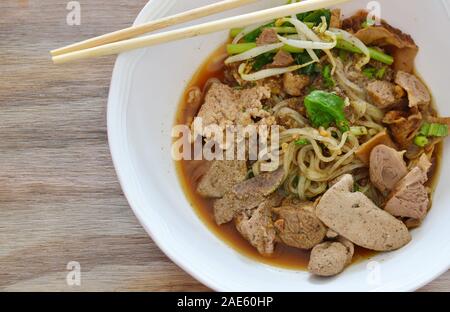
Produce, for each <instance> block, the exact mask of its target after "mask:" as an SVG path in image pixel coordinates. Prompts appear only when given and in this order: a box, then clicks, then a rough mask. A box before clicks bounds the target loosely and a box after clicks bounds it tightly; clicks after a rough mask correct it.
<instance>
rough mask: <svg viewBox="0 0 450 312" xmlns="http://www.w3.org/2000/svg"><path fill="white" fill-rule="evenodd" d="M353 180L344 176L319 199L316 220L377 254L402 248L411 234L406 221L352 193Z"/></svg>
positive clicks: (365, 197) (361, 194)
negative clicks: (377, 252) (404, 222)
mask: <svg viewBox="0 0 450 312" xmlns="http://www.w3.org/2000/svg"><path fill="white" fill-rule="evenodd" d="M353 183H354V181H353V177H352V176H351V175H349V174H346V175H344V176H343V177H342V178H341V180H340V181H339V182H337V183H336V184H335V185H333V186H332V187H331V188H330V189H329V190H328V191H327V192H326V193H325V194H324V195H323V196H322V198H321V199H320V201H319V204H318V205H317V207H316V215H317V217H318V218H319V219H320V220H321V221H322V222H323V223H324V224H325V225H326V226H327V227H329V228H330V229H332V230H333V231H335V232H337V233H338V234H339V235H341V236H343V237H345V238H347V239H348V240H350V241H351V242H352V243H354V244H356V245H358V246H361V247H364V248H367V249H371V250H376V251H390V250H395V249H398V248H401V247H403V246H404V245H406V244H407V243H409V242H410V240H411V235H410V234H409V232H408V229H407V228H406V226H405V225H404V224H403V222H401V221H399V220H397V219H396V218H395V217H393V216H392V215H390V214H389V213H387V212H386V211H384V210H382V209H380V208H379V207H377V206H376V205H375V204H374V203H373V202H372V201H371V200H370V199H369V198H367V196H365V195H364V194H363V193H360V192H352V189H353Z"/></svg>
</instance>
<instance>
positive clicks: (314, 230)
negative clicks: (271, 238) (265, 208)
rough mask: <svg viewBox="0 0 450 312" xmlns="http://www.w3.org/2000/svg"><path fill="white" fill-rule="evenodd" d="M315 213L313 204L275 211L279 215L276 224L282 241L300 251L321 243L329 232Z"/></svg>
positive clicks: (276, 209)
mask: <svg viewBox="0 0 450 312" xmlns="http://www.w3.org/2000/svg"><path fill="white" fill-rule="evenodd" d="M313 211H314V207H313V203H308V204H307V205H306V206H305V205H304V204H300V205H296V206H284V207H279V208H275V209H273V212H274V213H275V214H276V215H277V220H276V221H275V223H274V224H275V228H276V229H277V233H278V236H279V238H280V240H281V241H282V242H283V243H285V244H286V245H288V246H291V247H295V248H300V249H311V248H313V247H314V246H315V245H317V244H319V243H321V242H322V241H323V239H324V238H325V234H326V232H327V230H326V228H325V226H324V225H323V223H322V222H321V221H320V220H319V219H318V218H317V217H316V215H315V214H314V212H313Z"/></svg>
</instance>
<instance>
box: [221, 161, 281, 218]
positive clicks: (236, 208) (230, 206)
mask: <svg viewBox="0 0 450 312" xmlns="http://www.w3.org/2000/svg"><path fill="white" fill-rule="evenodd" d="M283 179H284V170H283V168H280V169H277V170H276V171H273V172H267V173H262V174H260V175H258V176H256V177H254V178H251V179H248V180H245V181H243V182H241V183H238V184H236V185H235V186H234V187H233V188H232V189H231V190H230V191H229V192H227V193H225V195H224V196H223V197H222V198H220V199H218V200H216V201H215V202H214V218H215V220H216V223H217V224H219V225H220V224H224V223H228V222H230V221H231V220H233V217H234V216H236V215H237V214H240V213H241V212H244V211H247V210H251V209H254V208H256V207H258V206H259V205H260V204H261V203H262V202H264V201H265V200H266V199H267V197H268V196H269V195H271V194H272V193H274V192H275V191H276V189H277V188H278V187H279V186H280V185H281V183H282V182H283Z"/></svg>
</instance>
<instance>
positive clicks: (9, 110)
mask: <svg viewBox="0 0 450 312" xmlns="http://www.w3.org/2000/svg"><path fill="white" fill-rule="evenodd" d="M67 2H68V1H65V0H46V1H40V0H3V1H0V291H29V290H36V291H126V290H131V291H172V290H179V291H196V290H198V291H203V290H207V288H206V287H204V286H203V285H201V284H200V283H198V282H197V281H195V280H194V279H193V278H191V277H190V276H189V275H188V274H186V273H185V272H183V271H182V270H181V269H180V268H178V267H177V266H176V265H175V264H173V263H172V262H171V261H170V260H169V259H168V258H167V257H166V256H165V255H164V254H163V253H162V252H161V251H160V250H159V249H158V247H157V246H155V244H154V243H153V242H152V240H151V239H150V238H148V236H147V235H146V233H145V232H144V230H143V229H142V228H141V226H140V225H139V224H138V222H137V220H136V218H135V217H134V215H133V213H132V211H131V209H130V208H129V206H128V203H127V201H126V199H125V198H124V196H123V194H122V192H121V189H120V186H119V184H118V182H117V178H116V175H115V172H114V168H113V166H112V162H111V158H110V154H109V150H108V142H107V135H106V102H107V94H108V87H109V82H110V78H111V71H112V67H113V63H114V58H103V59H95V60H90V61H83V62H78V63H74V64H68V65H64V66H54V65H52V64H51V62H50V57H49V54H48V51H49V50H51V49H54V48H56V47H60V46H63V45H66V44H68V43H72V42H74V41H79V40H82V39H87V38H89V37H92V36H96V35H100V34H102V33H106V32H110V31H113V30H116V29H120V28H124V27H126V26H129V25H130V23H131V22H132V21H133V20H134V18H135V16H136V15H137V13H138V12H139V10H140V9H141V8H142V7H143V6H144V4H145V2H146V0H133V1H125V0H80V1H79V2H80V4H81V9H82V19H81V26H68V25H67V24H66V15H67V13H68V11H67V10H66V5H67ZM69 261H78V262H79V263H80V265H81V286H68V285H67V283H66V275H67V273H68V270H67V269H66V266H67V263H68V262H69ZM423 290H425V291H436V290H440V291H449V290H450V273H447V274H445V275H443V276H442V277H441V278H439V279H437V280H436V281H434V282H433V283H431V284H430V285H428V286H427V287H425V288H424V289H423Z"/></svg>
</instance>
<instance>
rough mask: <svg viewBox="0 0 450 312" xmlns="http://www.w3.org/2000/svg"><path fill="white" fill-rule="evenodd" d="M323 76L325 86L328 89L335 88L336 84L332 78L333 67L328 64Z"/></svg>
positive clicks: (324, 68)
mask: <svg viewBox="0 0 450 312" xmlns="http://www.w3.org/2000/svg"><path fill="white" fill-rule="evenodd" d="M322 76H323V80H324V84H325V86H326V87H327V88H334V86H335V85H336V83H335V82H334V79H333V77H331V65H330V64H327V65H325V66H324V67H323V70H322Z"/></svg>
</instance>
